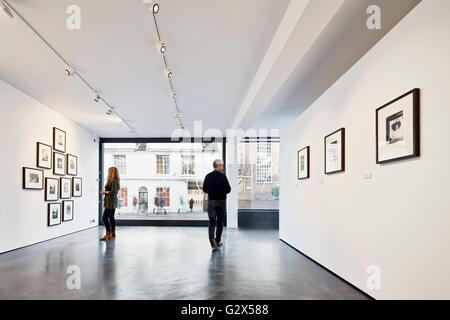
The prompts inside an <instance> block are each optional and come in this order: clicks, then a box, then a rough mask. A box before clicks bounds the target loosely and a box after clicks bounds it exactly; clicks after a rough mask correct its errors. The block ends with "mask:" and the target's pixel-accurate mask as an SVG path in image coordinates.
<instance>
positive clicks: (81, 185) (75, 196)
mask: <svg viewBox="0 0 450 320" xmlns="http://www.w3.org/2000/svg"><path fill="white" fill-rule="evenodd" d="M75 180H80V193H79V194H78V193H75ZM82 196H83V179H82V178H78V177H73V178H72V197H73V198H79V197H82Z"/></svg>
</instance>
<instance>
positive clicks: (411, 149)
mask: <svg viewBox="0 0 450 320" xmlns="http://www.w3.org/2000/svg"><path fill="white" fill-rule="evenodd" d="M419 115H420V89H413V90H411V91H409V92H407V93H405V94H404V95H401V96H400V97H398V98H396V99H394V100H392V101H391V102H388V103H386V104H385V105H383V106H381V107H379V108H378V109H376V112H375V119H376V120H375V123H376V124H375V132H376V134H375V136H376V163H377V164H383V163H388V162H393V161H399V160H404V159H409V158H414V157H418V156H420V120H419ZM324 158H325V159H324V170H325V174H332V173H337V172H343V171H345V128H341V129H339V130H337V131H335V132H333V133H331V134H329V135H327V136H326V137H325V138H324ZM309 177H310V147H309V146H307V147H305V148H303V149H301V150H299V151H298V152H297V178H298V179H299V180H303V179H308V178H309Z"/></svg>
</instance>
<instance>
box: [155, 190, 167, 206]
mask: <svg viewBox="0 0 450 320" xmlns="http://www.w3.org/2000/svg"><path fill="white" fill-rule="evenodd" d="M155 204H156V206H157V207H162V208H163V207H170V188H167V187H159V188H156V199H155Z"/></svg>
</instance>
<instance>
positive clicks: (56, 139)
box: [53, 127, 66, 152]
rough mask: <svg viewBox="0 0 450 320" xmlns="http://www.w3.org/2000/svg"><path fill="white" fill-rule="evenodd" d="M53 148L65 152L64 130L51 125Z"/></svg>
mask: <svg viewBox="0 0 450 320" xmlns="http://www.w3.org/2000/svg"><path fill="white" fill-rule="evenodd" d="M53 149H55V150H56V151H60V152H66V132H65V131H63V130H61V129H58V128H56V127H53Z"/></svg>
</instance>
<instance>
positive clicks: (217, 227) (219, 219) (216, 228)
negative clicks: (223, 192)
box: [208, 200, 226, 244]
mask: <svg viewBox="0 0 450 320" xmlns="http://www.w3.org/2000/svg"><path fill="white" fill-rule="evenodd" d="M225 204H226V202H225V201H224V200H209V201H208V218H209V226H208V233H209V242H211V244H215V243H218V242H220V241H221V240H222V231H223V216H224V215H225Z"/></svg>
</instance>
